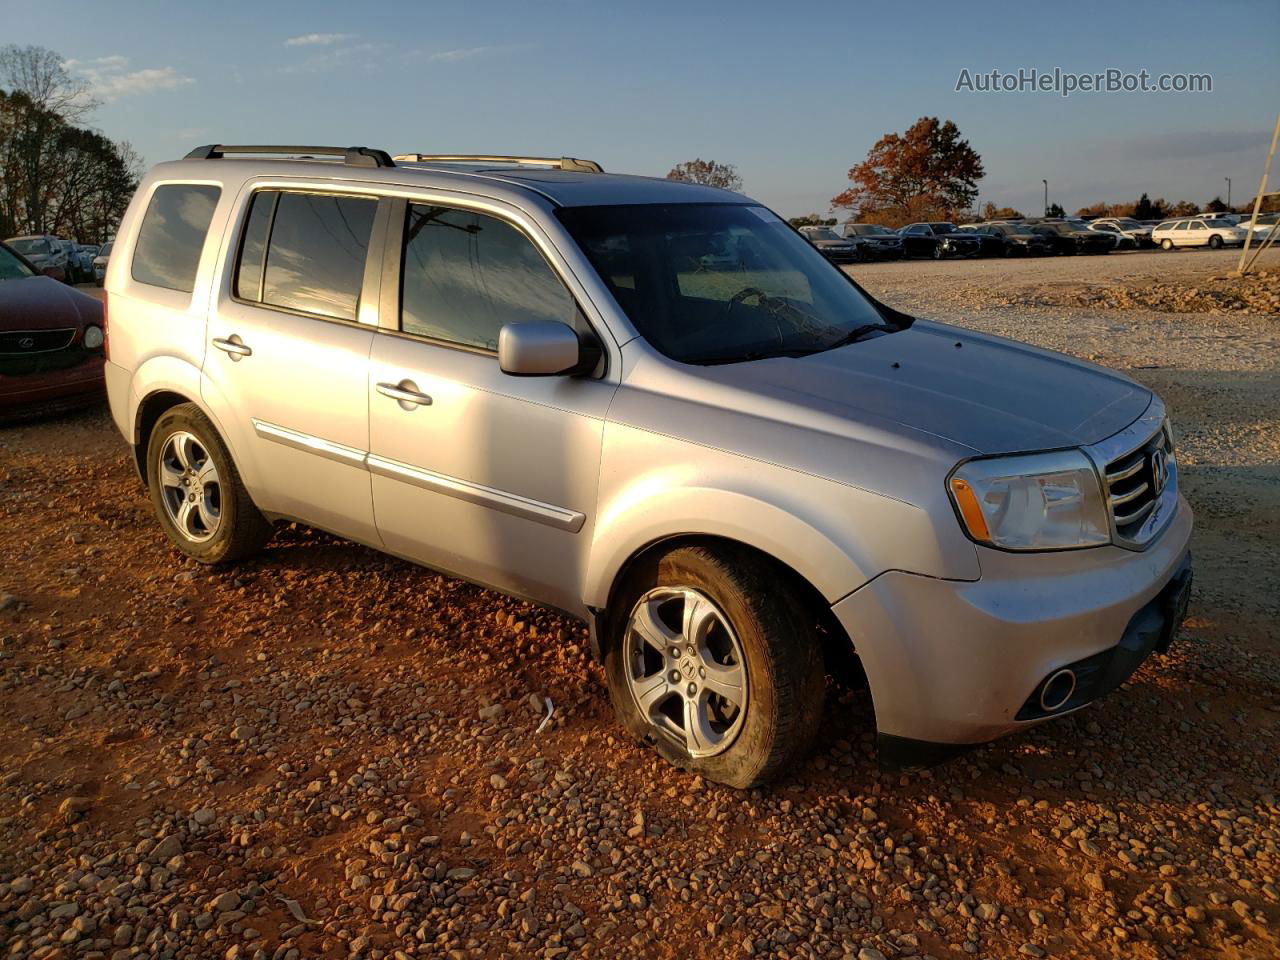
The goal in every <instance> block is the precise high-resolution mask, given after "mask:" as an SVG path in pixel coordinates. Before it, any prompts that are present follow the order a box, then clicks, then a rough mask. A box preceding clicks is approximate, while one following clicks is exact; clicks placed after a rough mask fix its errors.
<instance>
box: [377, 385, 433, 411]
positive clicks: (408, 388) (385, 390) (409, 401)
mask: <svg viewBox="0 0 1280 960" xmlns="http://www.w3.org/2000/svg"><path fill="white" fill-rule="evenodd" d="M378 392H379V393H380V394H382V395H383V396H384V397H390V398H391V399H392V400H398V401H400V406H401V407H403V408H404V409H405V410H410V409H412V408H413V407H429V406H431V397H429V396H428V395H427V394H425V393H423V392H422V391H420V390H419V389H418V385H417V384H416V383H414V382H413V381H412V380H401V381H400V382H399V383H380V384H378Z"/></svg>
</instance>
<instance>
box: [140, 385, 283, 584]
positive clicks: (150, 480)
mask: <svg viewBox="0 0 1280 960" xmlns="http://www.w3.org/2000/svg"><path fill="white" fill-rule="evenodd" d="M147 486H148V488H149V489H150V492H151V504H152V506H153V507H154V508H155V511H156V517H157V518H158V519H159V521H160V526H161V527H162V528H163V529H164V532H165V534H166V535H167V536H168V537H169V539H170V540H172V541H173V543H174V545H175V546H177V548H178V549H179V550H181V551H182V552H183V553H185V554H186V555H187V556H189V557H192V558H193V559H195V560H199V561H200V562H201V563H210V564H212V563H228V562H231V561H235V560H240V559H242V558H244V557H247V556H250V555H251V554H254V553H257V552H258V550H260V549H261V548H262V546H263V545H264V544H265V543H266V542H267V540H269V539H270V537H271V524H270V523H269V522H268V521H267V520H266V518H265V517H263V516H262V514H261V513H260V512H259V511H258V508H257V507H256V506H254V504H253V501H252V500H251V499H250V498H249V493H248V491H246V490H245V488H244V484H243V483H242V482H241V480H240V473H239V471H237V470H236V466H235V463H234V462H232V460H231V454H230V453H229V452H228V451H227V448H226V445H225V444H223V442H222V438H221V437H219V436H218V432H217V430H215V429H214V426H213V424H212V423H211V422H210V421H209V418H208V417H206V416H205V415H204V414H203V413H201V412H200V408H199V407H197V406H196V405H195V404H192V403H184V404H179V405H178V406H176V407H173V408H172V409H170V410H167V411H166V412H165V413H164V414H163V415H161V417H160V419H159V420H158V421H157V422H156V425H155V427H154V429H153V430H152V431H151V438H150V440H149V441H148V443H147Z"/></svg>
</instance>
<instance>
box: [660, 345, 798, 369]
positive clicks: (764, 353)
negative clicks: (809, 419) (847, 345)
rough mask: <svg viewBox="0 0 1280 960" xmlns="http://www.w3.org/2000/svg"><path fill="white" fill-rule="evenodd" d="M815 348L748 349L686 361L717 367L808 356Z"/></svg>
mask: <svg viewBox="0 0 1280 960" xmlns="http://www.w3.org/2000/svg"><path fill="white" fill-rule="evenodd" d="M816 352H817V351H815V350H808V349H795V350H748V351H746V352H745V353H734V354H730V355H729V356H727V357H697V358H695V359H693V360H686V361H685V362H686V363H696V364H697V365H698V366H701V367H715V366H719V365H721V364H725V363H747V362H749V361H751V360H773V359H775V358H777V357H791V358H795V357H807V356H809V354H811V353H816Z"/></svg>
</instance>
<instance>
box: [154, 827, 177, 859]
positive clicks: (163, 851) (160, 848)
mask: <svg viewBox="0 0 1280 960" xmlns="http://www.w3.org/2000/svg"><path fill="white" fill-rule="evenodd" d="M181 855H182V841H181V840H179V839H178V838H177V837H176V836H174V835H173V834H169V836H167V837H165V838H164V839H163V840H161V841H160V842H159V843H157V844H156V845H155V847H154V848H153V849H152V851H151V862H152V863H167V862H168V861H169V860H172V859H173V858H174V857H177V856H181Z"/></svg>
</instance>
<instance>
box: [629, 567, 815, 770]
mask: <svg viewBox="0 0 1280 960" xmlns="http://www.w3.org/2000/svg"><path fill="white" fill-rule="evenodd" d="M778 583H779V576H778V570H777V569H776V567H774V565H773V564H772V563H771V562H770V561H768V560H766V559H765V558H762V557H760V556H759V555H758V554H755V553H753V552H751V551H750V550H748V549H746V548H736V549H734V548H729V549H718V550H711V549H707V548H704V547H697V546H686V547H677V548H674V549H672V550H670V551H668V552H667V553H665V554H662V555H661V556H658V557H655V558H653V559H650V560H648V561H645V562H642V563H641V564H639V565H638V566H637V568H636V569H634V570H632V571H630V572H629V573H628V574H627V576H626V580H625V581H624V583H623V584H622V585H621V586H620V587H619V590H618V593H617V602H616V604H612V606H613V614H612V615H611V617H610V621H609V627H608V634H607V637H606V639H607V646H606V650H605V661H604V665H605V677H606V679H607V681H608V685H609V695H610V699H611V700H612V702H613V706H614V710H615V711H616V712H617V715H618V718H619V720H620V721H621V722H622V725H623V726H624V727H625V728H626V730H627V732H628V733H630V734H631V736H633V737H635V738H636V739H637V740H639V741H641V742H642V743H647V744H650V745H652V746H653V747H654V748H655V749H656V750H657V751H658V753H660V754H661V755H662V756H663V757H665V758H666V759H667V760H669V761H670V762H671V763H673V764H674V765H675V766H677V767H679V768H681V769H684V770H689V771H691V772H694V773H697V774H700V775H701V776H703V777H706V778H707V779H708V780H714V781H716V782H717V783H723V784H726V785H728V786H731V787H738V788H740V789H749V788H751V787H755V786H759V785H760V784H763V783H765V782H767V781H769V780H771V779H772V778H774V777H776V776H777V775H778V774H779V773H781V772H782V771H783V770H784V769H786V768H787V767H788V766H789V765H790V764H792V763H794V762H796V761H797V760H799V759H800V758H802V757H803V756H805V755H806V754H807V753H808V751H809V749H810V747H811V746H812V744H813V740H814V737H815V736H816V735H817V731H818V726H819V723H820V722H821V719H822V701H823V692H824V683H825V675H824V667H823V659H822V652H821V647H820V644H819V642H818V638H817V636H816V635H815V631H814V629H813V628H812V626H811V625H810V623H809V621H808V620H807V619H806V617H805V616H804V615H803V612H802V610H801V608H800V606H799V604H798V603H797V602H796V601H795V599H794V598H792V597H791V596H789V595H788V594H787V592H786V591H780V590H779V589H778ZM691 603H693V604H694V606H693V610H695V611H698V612H699V613H700V614H705V618H704V617H695V618H694V619H696V620H698V621H699V622H701V623H703V624H704V625H707V626H705V629H704V630H700V631H698V630H695V631H689V633H691V634H693V638H694V639H693V642H692V643H690V642H689V639H690V638H689V636H687V635H682V633H681V631H680V630H679V626H678V625H679V624H680V623H681V622H682V620H685V619H687V618H688V616H689V614H688V610H689V608H690V604H691ZM633 623H648V624H649V625H650V626H649V627H648V628H647V630H648V632H649V635H650V636H655V635H656V634H655V631H654V627H653V624H655V623H656V624H657V626H658V628H659V629H658V631H657V633H660V636H658V637H657V639H658V640H659V642H660V644H662V645H665V646H664V649H663V650H662V652H659V651H658V650H657V647H656V646H655V645H653V644H650V643H645V642H644V641H643V640H642V639H640V637H641V633H640V630H638V629H635V628H634V627H633ZM673 625H675V628H674V629H673ZM672 653H675V654H676V655H677V656H671V654H672ZM739 660H740V663H739V662H738V661H739ZM704 667H705V670H704ZM706 671H711V674H708V673H707V672H706ZM716 671H720V676H721V677H722V678H731V677H735V676H736V677H737V678H738V679H739V680H740V681H741V682H740V684H739V685H738V686H732V685H730V684H729V683H727V682H726V683H725V684H724V685H723V689H727V690H731V691H736V692H735V693H734V696H735V697H738V698H740V699H741V701H742V702H738V701H737V700H734V701H728V700H725V699H718V695H717V694H715V693H713V692H711V686H712V683H711V682H708V683H707V684H706V685H703V684H702V681H703V680H704V679H707V678H708V677H709V676H710V675H714V673H715V672H716ZM637 675H639V678H638V679H633V678H635V677H637ZM674 678H678V680H676V682H671V681H672V680H673V679H674ZM646 680H648V681H650V683H649V684H648V685H647V687H646V685H645V681H646ZM639 688H646V689H648V690H651V691H656V692H655V693H654V695H653V697H652V698H651V699H650V701H649V704H650V705H649V707H648V708H643V709H642V707H641V706H640V701H639V697H640V696H641V694H640V693H638V692H636V690H637V689H639ZM695 690H696V693H695ZM690 694H692V696H690ZM691 704H695V705H698V710H697V711H695V714H696V713H700V714H701V716H702V719H703V720H704V721H705V727H704V728H703V732H702V735H701V736H699V737H695V738H693V739H692V740H691V739H690V737H689V736H688V735H687V730H688V728H689V727H690V726H692V724H691V723H690V705H691ZM731 706H732V707H733V708H734V709H732V710H730V709H728V708H729V707H731ZM715 707H719V708H720V709H719V710H718V711H717V710H715V709H713V708H715ZM717 736H718V737H719V740H718V741H717V740H716V737H717ZM699 748H700V749H699Z"/></svg>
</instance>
